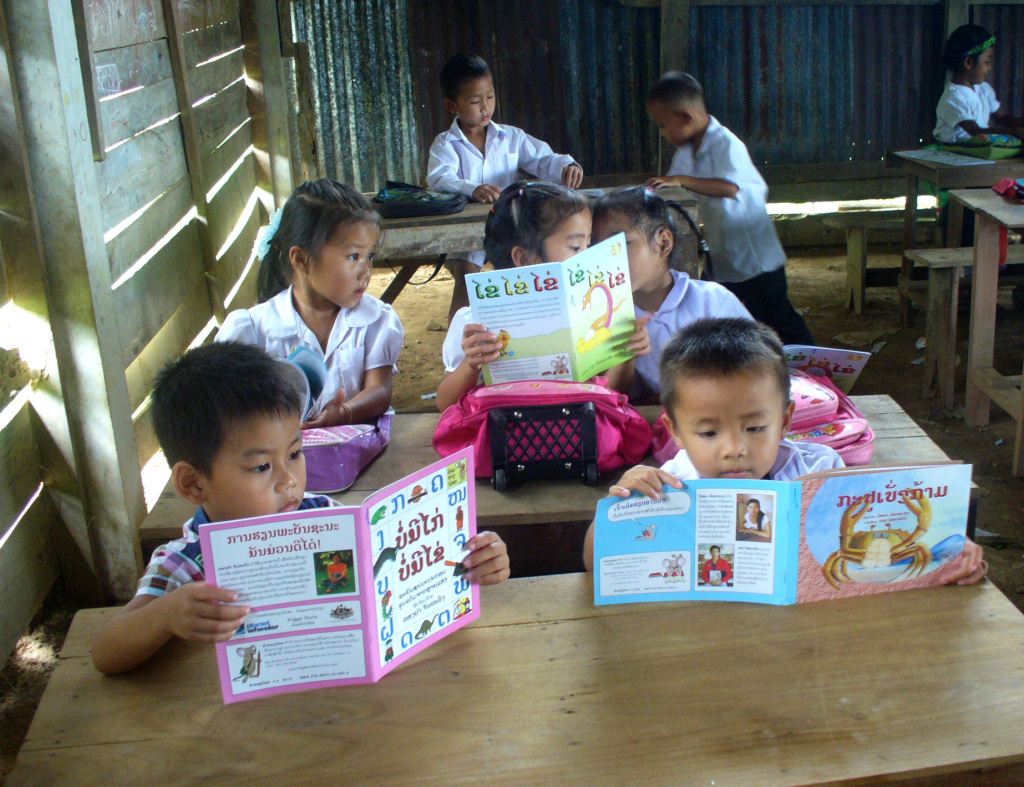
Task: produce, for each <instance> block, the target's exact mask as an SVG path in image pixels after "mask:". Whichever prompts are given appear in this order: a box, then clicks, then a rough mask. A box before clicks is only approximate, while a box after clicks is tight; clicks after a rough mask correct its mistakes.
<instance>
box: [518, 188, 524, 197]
mask: <svg viewBox="0 0 1024 787" xmlns="http://www.w3.org/2000/svg"><path fill="white" fill-rule="evenodd" d="M524 189H525V187H524V188H523V189H519V196H520V197H521V196H523V191H524Z"/></svg>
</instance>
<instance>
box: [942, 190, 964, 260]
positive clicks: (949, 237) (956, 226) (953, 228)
mask: <svg viewBox="0 0 1024 787" xmlns="http://www.w3.org/2000/svg"><path fill="white" fill-rule="evenodd" d="M963 242H964V204H963V203H962V202H960V201H959V200H955V199H951V200H950V201H949V231H948V232H947V233H946V248H947V249H956V248H959V247H960V244H961V243H963Z"/></svg>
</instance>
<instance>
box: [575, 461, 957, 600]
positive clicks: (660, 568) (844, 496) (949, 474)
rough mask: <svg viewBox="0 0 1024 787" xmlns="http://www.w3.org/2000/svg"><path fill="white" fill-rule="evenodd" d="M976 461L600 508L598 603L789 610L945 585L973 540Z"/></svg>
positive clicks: (824, 476)
mask: <svg viewBox="0 0 1024 787" xmlns="http://www.w3.org/2000/svg"><path fill="white" fill-rule="evenodd" d="M970 488H971V466H970V465H964V464H958V463H953V462H950V463H943V464H935V465H914V466H896V467H859V468H844V469H840V470H828V471H823V472H820V473H813V474H810V475H807V476H804V477H802V478H799V479H797V480H795V481H745V480H728V479H708V480H699V481H686V482H685V488H684V489H682V490H678V489H672V488H671V487H668V486H666V487H664V489H663V490H662V495H661V498H660V499H659V500H651V499H649V498H647V497H644V496H638V495H634V496H632V497H629V498H625V499H623V498H620V497H610V498H605V499H604V500H602V501H601V502H600V503H599V504H598V508H597V516H596V519H595V530H594V602H595V603H596V604H622V603H628V602H642V601H672V600H698V599H699V600H717V601H753V602H759V603H765V604H793V603H797V602H804V601H819V600H823V599H833V598H845V597H849V596H862V595H868V594H874V593H885V592H888V591H892V590H909V589H912V588H920V587H928V586H931V585H940V584H945V583H946V582H947V581H949V579H950V577H951V575H953V574H954V573H955V572H956V571H957V570H958V569H959V566H960V555H961V553H962V552H963V548H964V544H965V541H966V531H967V514H968V506H969V503H970Z"/></svg>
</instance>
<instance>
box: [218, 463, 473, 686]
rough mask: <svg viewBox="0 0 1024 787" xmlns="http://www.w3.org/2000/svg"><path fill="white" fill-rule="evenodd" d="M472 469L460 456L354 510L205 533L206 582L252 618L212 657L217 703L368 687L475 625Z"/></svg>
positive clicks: (261, 520)
mask: <svg viewBox="0 0 1024 787" xmlns="http://www.w3.org/2000/svg"><path fill="white" fill-rule="evenodd" d="M472 463H473V451H472V449H471V448H467V449H464V450H462V451H459V452H457V453H455V454H452V455H451V456H448V457H446V458H445V459H443V460H441V461H439V462H435V463H434V464H432V465H430V466H428V467H426V468H424V469H423V470H420V471H418V472H416V473H413V474H412V475H410V476H407V477H406V478H403V479H402V480H400V481H397V482H395V483H394V484H390V485H389V486H387V487H385V488H383V489H381V490H380V491H379V492H376V493H374V494H372V495H370V496H369V497H368V498H367V499H366V500H365V502H364V503H363V504H362V505H361V506H358V507H354V506H346V507H336V508H316V509H309V510H305V511H296V512H292V513H288V514H275V515H273V516H266V517H257V518H254V519H244V520H235V521H232V522H216V523H212V524H209V525H202V526H200V528H199V540H200V543H201V545H202V549H203V561H204V571H205V573H206V579H207V581H208V582H210V583H211V584H213V585H217V586H220V587H226V588H230V589H231V590H234V591H235V592H237V593H238V595H239V603H241V604H246V605H248V606H249V607H250V612H249V615H248V616H247V617H246V619H245V623H244V624H243V625H242V626H241V627H240V628H239V630H238V631H237V632H235V635H234V636H233V637H232V638H231V639H230V640H228V641H227V642H222V643H218V644H217V646H216V650H217V664H218V669H219V673H220V680H221V688H222V691H223V695H224V702H226V703H231V702H239V701H241V700H248V699H254V698H256V697H263V696H266V695H269V694H280V693H284V692H291V691H301V690H304V689H315V688H323V687H326V686H344V685H348V684H352V683H373V682H376V681H378V680H380V679H381V678H382V677H383V676H384V675H386V674H387V673H388V672H390V671H391V670H392V669H394V668H395V667H397V666H398V665H399V664H402V663H403V662H405V661H407V660H408V659H410V658H412V657H413V656H414V655H416V654H417V653H419V652H420V651H421V650H423V649H424V648H427V647H429V646H430V645H432V644H433V643H434V642H437V641H438V640H439V639H441V638H442V637H446V636H447V635H449V634H451V633H452V632H454V631H456V630H457V629H460V628H462V627H463V626H465V625H466V624H467V623H469V622H471V621H473V620H476V619H477V618H478V617H479V616H480V591H479V587H478V586H476V585H473V584H471V583H469V582H467V581H466V580H465V579H464V578H463V577H462V569H461V561H462V559H463V558H464V557H465V556H466V554H467V553H466V552H465V551H464V549H463V547H464V545H465V543H466V542H467V541H468V540H469V539H470V538H472V537H473V536H474V535H475V534H476V499H475V489H474V481H473V479H474V475H473V465H472Z"/></svg>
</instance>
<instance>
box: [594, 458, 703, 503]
mask: <svg viewBox="0 0 1024 787" xmlns="http://www.w3.org/2000/svg"><path fill="white" fill-rule="evenodd" d="M665 484H668V485H669V486H670V487H672V488H673V489H685V488H686V485H685V484H684V483H683V482H682V481H680V480H679V479H678V478H676V477H675V476H674V475H672V474H671V473H669V472H667V471H665V470H659V469H658V468H657V467H648V466H647V465H637V466H636V467H631V468H630V469H629V470H627V471H626V472H625V473H624V474H623V476H622V478H620V479H619V483H617V484H616V485H615V486H612V487H609V488H608V492H609V493H610V494H613V495H615V496H616V497H629V495H630V492H631V491H633V492H640V493H641V494H644V495H647V496H648V497H649V498H651V500H660V499H661V488H662V487H663V486H664V485H665Z"/></svg>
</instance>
